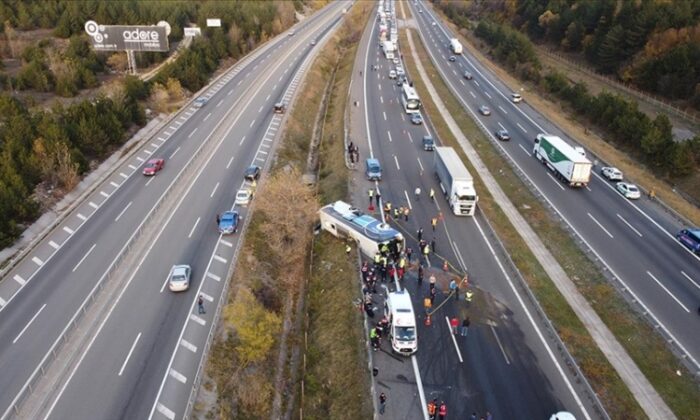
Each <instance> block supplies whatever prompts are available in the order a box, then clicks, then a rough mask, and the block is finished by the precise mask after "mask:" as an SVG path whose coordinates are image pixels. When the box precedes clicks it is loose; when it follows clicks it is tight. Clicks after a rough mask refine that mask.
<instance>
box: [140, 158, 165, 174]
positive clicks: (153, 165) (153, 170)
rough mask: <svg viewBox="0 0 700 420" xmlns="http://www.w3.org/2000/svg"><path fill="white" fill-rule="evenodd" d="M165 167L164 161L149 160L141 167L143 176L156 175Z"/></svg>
mask: <svg viewBox="0 0 700 420" xmlns="http://www.w3.org/2000/svg"><path fill="white" fill-rule="evenodd" d="M163 166H165V159H160V158H156V159H150V160H149V161H148V162H146V166H144V167H143V174H144V175H146V176H153V175H155V174H157V173H158V172H159V171H160V170H161V169H163Z"/></svg>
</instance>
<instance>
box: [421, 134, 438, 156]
mask: <svg viewBox="0 0 700 420" xmlns="http://www.w3.org/2000/svg"><path fill="white" fill-rule="evenodd" d="M423 150H425V151H426V152H432V151H434V150H435V139H433V136H431V135H429V134H428V135H425V136H423Z"/></svg>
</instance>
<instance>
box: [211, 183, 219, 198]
mask: <svg viewBox="0 0 700 420" xmlns="http://www.w3.org/2000/svg"><path fill="white" fill-rule="evenodd" d="M217 188H219V183H218V182H217V183H216V185H214V189H213V190H211V194H209V198H212V197H214V194H215V193H216V190H217Z"/></svg>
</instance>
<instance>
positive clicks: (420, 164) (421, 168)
mask: <svg viewBox="0 0 700 420" xmlns="http://www.w3.org/2000/svg"><path fill="white" fill-rule="evenodd" d="M417 159H418V166H420V172H421V173H423V164H422V163H421V161H420V158H417Z"/></svg>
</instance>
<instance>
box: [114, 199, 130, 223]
mask: <svg viewBox="0 0 700 420" xmlns="http://www.w3.org/2000/svg"><path fill="white" fill-rule="evenodd" d="M131 203H133V201H129V204H127V205H126V207H124V210H122V211H121V212H119V215H117V218H116V219H114V221H115V222H118V221H119V218H120V217H122V215H123V214H124V212H125V211H126V209H128V208H129V207H131Z"/></svg>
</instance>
